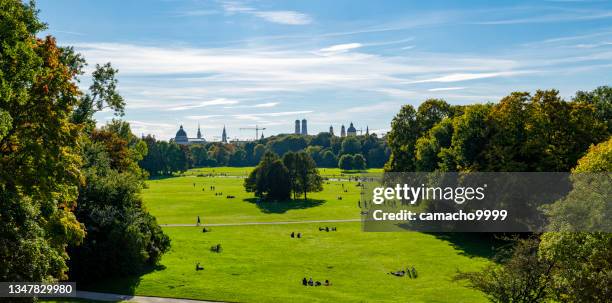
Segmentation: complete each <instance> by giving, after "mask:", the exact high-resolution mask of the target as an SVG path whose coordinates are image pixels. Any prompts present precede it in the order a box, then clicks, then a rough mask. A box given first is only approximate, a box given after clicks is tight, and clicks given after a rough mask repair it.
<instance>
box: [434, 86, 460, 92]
mask: <svg viewBox="0 0 612 303" xmlns="http://www.w3.org/2000/svg"><path fill="white" fill-rule="evenodd" d="M464 88H465V87H459V86H455V87H437V88H430V89H428V91H430V92H443V91H449V90H461V89H464Z"/></svg>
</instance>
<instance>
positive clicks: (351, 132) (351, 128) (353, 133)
mask: <svg viewBox="0 0 612 303" xmlns="http://www.w3.org/2000/svg"><path fill="white" fill-rule="evenodd" d="M346 134H347V135H348V136H357V129H356V128H355V126H353V122H351V125H349V128H348V129H347V130H346Z"/></svg>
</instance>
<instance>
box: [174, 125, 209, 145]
mask: <svg viewBox="0 0 612 303" xmlns="http://www.w3.org/2000/svg"><path fill="white" fill-rule="evenodd" d="M174 142H176V144H180V145H189V144H197V143H200V144H201V143H206V140H205V139H204V138H203V137H202V131H201V130H200V125H199V124H198V134H197V137H196V138H189V137H188V136H187V132H185V130H184V129H183V126H182V125H181V126H180V127H179V130H178V131H177V132H176V135H175V136H174Z"/></svg>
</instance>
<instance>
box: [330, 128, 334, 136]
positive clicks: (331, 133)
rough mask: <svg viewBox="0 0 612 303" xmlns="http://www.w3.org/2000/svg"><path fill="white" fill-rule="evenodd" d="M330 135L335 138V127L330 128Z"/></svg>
mask: <svg viewBox="0 0 612 303" xmlns="http://www.w3.org/2000/svg"><path fill="white" fill-rule="evenodd" d="M329 134H330V135H332V137H333V136H334V127H333V126H331V125H330V126H329Z"/></svg>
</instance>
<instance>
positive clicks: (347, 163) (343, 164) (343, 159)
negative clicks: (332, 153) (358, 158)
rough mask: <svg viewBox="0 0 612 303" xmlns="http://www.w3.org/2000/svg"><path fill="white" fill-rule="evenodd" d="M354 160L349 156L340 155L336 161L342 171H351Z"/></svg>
mask: <svg viewBox="0 0 612 303" xmlns="http://www.w3.org/2000/svg"><path fill="white" fill-rule="evenodd" d="M354 159H355V157H354V156H353V155H351V154H346V155H342V156H340V159H338V167H339V168H341V169H343V170H351V169H353V160H354Z"/></svg>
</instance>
